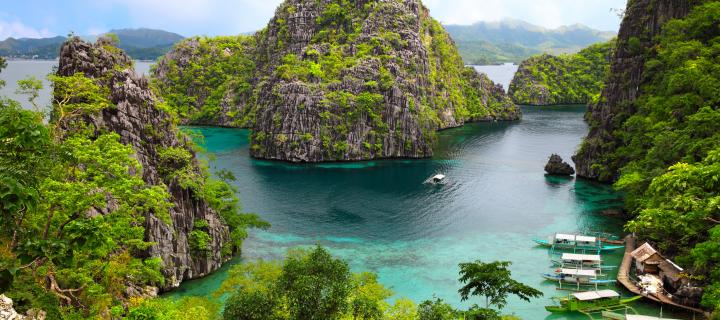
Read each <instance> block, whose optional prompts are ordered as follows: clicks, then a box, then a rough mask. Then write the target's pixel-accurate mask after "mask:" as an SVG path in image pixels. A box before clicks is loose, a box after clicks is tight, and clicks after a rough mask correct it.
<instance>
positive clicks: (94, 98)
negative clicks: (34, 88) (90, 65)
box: [48, 73, 110, 139]
mask: <svg viewBox="0 0 720 320" xmlns="http://www.w3.org/2000/svg"><path fill="white" fill-rule="evenodd" d="M48 79H49V80H50V81H51V82H52V87H53V100H52V104H53V110H52V113H51V122H52V123H53V133H54V136H55V138H56V139H61V138H62V134H61V132H60V130H61V129H63V130H65V131H70V132H71V133H73V132H72V131H80V130H82V129H84V127H85V124H84V122H82V121H77V120H79V119H80V118H81V117H82V116H84V115H88V114H93V113H96V112H98V111H100V110H103V109H105V108H108V107H110V101H108V95H109V93H108V89H107V88H103V87H100V86H99V85H98V84H96V83H95V81H93V80H92V79H90V78H87V77H85V75H84V74H82V73H77V74H74V75H72V76H69V77H63V76H58V75H50V76H48Z"/></svg>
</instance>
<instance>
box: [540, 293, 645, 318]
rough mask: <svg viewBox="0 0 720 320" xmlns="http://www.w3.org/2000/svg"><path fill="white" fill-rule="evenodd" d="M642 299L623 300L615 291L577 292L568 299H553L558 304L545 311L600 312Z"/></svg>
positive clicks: (638, 297)
mask: <svg viewBox="0 0 720 320" xmlns="http://www.w3.org/2000/svg"><path fill="white" fill-rule="evenodd" d="M640 298H642V297H641V296H635V297H632V298H627V299H621V298H620V294H619V293H617V292H615V291H613V290H600V291H588V292H577V293H573V294H571V295H569V296H568V297H562V298H553V300H554V301H556V302H557V304H556V305H552V306H546V307H545V310H547V311H550V312H574V311H575V312H582V313H591V312H599V311H604V310H612V309H617V308H618V307H622V306H624V305H627V304H629V303H631V302H633V301H636V300H638V299H640Z"/></svg>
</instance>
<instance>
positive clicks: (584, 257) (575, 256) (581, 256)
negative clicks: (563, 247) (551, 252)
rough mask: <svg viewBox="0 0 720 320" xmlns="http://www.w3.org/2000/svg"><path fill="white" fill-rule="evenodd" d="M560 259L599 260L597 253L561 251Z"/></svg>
mask: <svg viewBox="0 0 720 320" xmlns="http://www.w3.org/2000/svg"><path fill="white" fill-rule="evenodd" d="M562 259H563V260H569V261H596V262H600V261H601V258H600V256H599V255H592V254H576V253H563V255H562Z"/></svg>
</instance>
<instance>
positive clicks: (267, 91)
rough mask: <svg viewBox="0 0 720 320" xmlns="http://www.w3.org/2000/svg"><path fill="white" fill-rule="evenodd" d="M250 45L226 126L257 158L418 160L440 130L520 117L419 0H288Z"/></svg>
mask: <svg viewBox="0 0 720 320" xmlns="http://www.w3.org/2000/svg"><path fill="white" fill-rule="evenodd" d="M254 41H255V44H254V45H255V48H254V52H253V59H252V60H253V62H254V65H255V68H254V70H255V72H254V75H253V77H252V78H253V81H252V82H253V86H254V90H253V92H252V94H251V96H250V97H249V98H247V99H245V98H243V99H241V100H242V102H241V103H239V104H238V105H237V107H236V108H235V110H242V111H241V112H236V113H234V116H235V118H234V121H235V124H237V125H239V126H245V125H247V126H249V127H251V128H252V129H253V131H254V133H253V135H252V138H251V139H252V141H251V154H252V155H253V156H254V157H257V158H263V159H274V160H284V161H293V162H320V161H353V160H367V159H376V158H422V157H428V156H431V155H432V152H433V144H434V141H435V132H436V131H437V130H439V129H445V128H451V127H456V126H461V125H463V124H464V123H466V122H470V121H492V120H516V119H519V117H520V111H519V109H518V108H517V107H516V106H515V105H514V104H513V103H512V101H510V100H509V99H508V98H507V97H506V96H505V94H504V93H503V92H502V90H501V89H500V88H499V87H498V86H496V85H495V84H493V83H492V82H491V81H490V80H489V79H488V78H487V77H485V76H482V75H478V74H477V73H476V72H475V71H474V70H472V69H469V68H465V66H464V64H463V62H462V59H461V57H460V55H459V54H458V51H457V49H456V47H455V44H454V43H453V41H452V39H450V37H449V35H448V33H447V32H445V30H444V29H443V27H442V26H441V25H440V24H439V23H438V22H437V21H435V20H434V19H432V18H431V17H430V16H429V13H428V10H427V9H426V8H425V7H424V6H423V5H422V3H421V2H420V1H419V0H412V1H400V0H364V1H347V0H319V1H316V0H287V1H285V2H284V3H283V4H281V5H280V7H279V8H278V9H277V11H276V14H275V17H274V18H273V19H272V20H271V21H270V23H269V24H268V26H267V28H265V29H264V30H262V31H260V32H258V33H257V34H256V35H255V39H254ZM248 52H249V51H248ZM169 57H172V54H171V56H169ZM168 64H169V63H168ZM177 65H181V64H177ZM158 69H160V68H158ZM156 78H159V79H158V81H160V82H162V81H165V79H166V78H167V77H164V76H163V75H162V73H160V72H156ZM167 83H168V84H169V85H172V81H170V82H167ZM163 95H166V94H165V93H163Z"/></svg>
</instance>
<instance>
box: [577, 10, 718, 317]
mask: <svg viewBox="0 0 720 320" xmlns="http://www.w3.org/2000/svg"><path fill="white" fill-rule="evenodd" d="M718 21H720V2H718V1H702V2H700V3H699V4H698V5H697V6H695V7H694V9H693V10H692V11H691V12H690V14H689V15H688V16H687V17H685V18H683V19H676V20H672V21H669V22H668V23H667V24H665V26H664V27H663V29H662V32H661V34H660V35H658V36H657V37H656V38H655V39H654V40H653V42H652V43H650V45H649V46H645V45H644V44H643V42H642V41H641V40H638V38H637V37H635V38H631V39H629V40H628V46H629V49H630V50H633V51H637V53H639V54H642V55H644V58H645V61H646V62H645V68H644V69H645V71H644V75H643V77H644V79H645V80H644V81H643V86H642V88H641V90H640V92H641V95H640V96H639V97H638V98H637V99H636V100H635V101H632V102H629V103H628V104H627V105H625V106H622V107H623V108H624V109H627V110H632V113H630V114H629V116H628V115H613V116H614V117H617V118H618V119H627V120H624V122H622V123H616V124H613V126H614V127H615V128H619V129H617V130H615V131H614V132H612V135H614V136H616V137H617V138H618V141H617V142H607V143H608V144H615V145H617V146H618V147H617V148H612V149H611V150H612V152H606V153H604V154H602V155H600V157H601V158H600V159H602V163H603V164H604V165H603V166H602V167H600V165H598V164H596V166H595V167H594V169H598V171H599V172H601V173H602V175H601V176H600V178H601V179H603V180H613V178H615V177H617V176H618V172H614V171H615V170H614V169H613V168H622V169H621V171H620V173H619V179H617V182H616V184H615V187H616V188H617V189H619V190H621V191H623V192H625V194H626V195H627V197H626V198H627V201H626V203H627V207H628V209H629V210H630V211H631V212H632V213H633V214H635V215H636V217H635V219H634V220H633V221H631V222H630V223H628V225H627V228H628V229H629V230H630V231H633V232H636V233H637V234H638V235H639V236H641V237H642V238H644V239H647V240H650V241H652V242H653V243H655V244H656V245H657V246H658V247H659V248H660V249H661V251H662V252H663V254H665V255H667V256H672V257H675V259H676V261H677V262H678V263H679V264H681V265H682V266H683V267H685V268H686V270H688V271H689V273H692V275H693V277H692V282H694V284H695V285H704V286H706V291H705V296H704V298H703V305H704V306H706V307H708V308H710V309H717V308H718V307H720V298H719V297H720V295H718V288H719V287H720V273H718V271H717V263H718V262H720V260H718V259H720V258H719V257H718V252H720V251H718V249H720V245H718V243H719V241H720V239H719V238H718V233H719V232H718V227H717V225H718V220H720V211H719V207H718V201H720V200H719V199H718V197H717V195H718V191H719V189H718V188H720V187H719V184H718V180H719V179H720V171H718V163H719V162H720V157H719V151H718V148H720V111H719V110H718V106H720V95H718V92H720V68H718V63H717V61H718V57H719V56H720V28H718ZM617 85H623V84H622V83H618V84H617ZM591 143H592V144H597V141H586V143H585V145H589V144H591Z"/></svg>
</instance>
